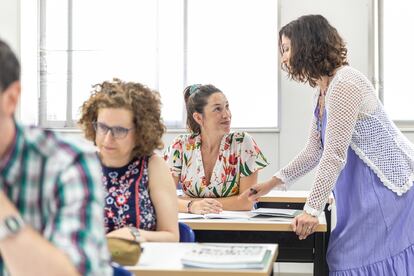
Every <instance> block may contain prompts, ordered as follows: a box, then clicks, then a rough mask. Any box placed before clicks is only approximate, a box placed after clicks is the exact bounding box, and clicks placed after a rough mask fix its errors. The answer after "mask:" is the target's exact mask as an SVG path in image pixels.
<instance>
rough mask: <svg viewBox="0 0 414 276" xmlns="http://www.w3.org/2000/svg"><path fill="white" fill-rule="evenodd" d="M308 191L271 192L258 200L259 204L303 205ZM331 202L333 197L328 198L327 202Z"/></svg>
mask: <svg viewBox="0 0 414 276" xmlns="http://www.w3.org/2000/svg"><path fill="white" fill-rule="evenodd" d="M309 194H310V191H281V190H271V191H270V192H269V193H267V194H266V195H264V196H262V197H260V198H259V202H286V203H305V202H306V199H307V198H308V197H309ZM332 200H333V195H332V194H331V196H330V197H329V202H331V201H332Z"/></svg>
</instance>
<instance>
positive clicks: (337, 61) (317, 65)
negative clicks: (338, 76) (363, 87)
mask: <svg viewBox="0 0 414 276" xmlns="http://www.w3.org/2000/svg"><path fill="white" fill-rule="evenodd" d="M282 36H285V37H287V38H289V39H290V41H291V45H290V51H291V55H290V60H289V66H288V67H287V66H286V67H285V66H283V64H282V69H284V70H285V71H287V72H288V74H289V77H290V78H291V79H294V80H297V81H299V82H305V83H306V82H309V84H310V86H312V87H315V86H316V81H317V80H318V79H320V78H321V77H322V76H332V75H333V73H334V71H335V69H337V68H339V67H341V66H343V65H348V61H347V49H346V47H345V42H344V41H343V39H342V38H341V36H340V35H339V34H338V31H337V30H336V29H335V28H334V27H332V26H331V25H330V24H329V22H328V20H326V19H325V18H324V17H323V16H321V15H305V16H301V17H299V18H298V19H296V20H294V21H292V22H290V23H288V24H287V25H285V26H283V27H282V29H281V30H280V31H279V50H280V52H281V53H282V54H283V49H282V45H281V44H282Z"/></svg>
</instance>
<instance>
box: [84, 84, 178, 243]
mask: <svg viewBox="0 0 414 276" xmlns="http://www.w3.org/2000/svg"><path fill="white" fill-rule="evenodd" d="M160 105H161V103H160V97H159V94H158V92H156V91H153V90H151V89H149V88H148V87H146V86H144V85H142V84H140V83H134V82H123V81H121V80H118V79H114V80H113V81H112V82H109V81H105V82H103V83H101V84H99V85H96V86H95V87H94V91H93V94H92V95H91V97H90V98H89V99H88V100H87V101H86V102H85V103H84V104H83V106H82V115H81V119H80V121H79V123H80V125H81V126H82V128H83V130H84V132H85V136H86V138H87V139H89V140H91V141H93V142H94V143H95V144H96V146H97V147H98V150H99V152H98V154H99V157H100V159H101V162H102V167H103V185H104V188H105V191H106V197H105V200H106V205H105V224H106V231H107V236H117V237H124V238H129V239H140V240H146V241H178V237H179V233H178V222H177V220H178V218H177V200H176V192H175V186H174V182H173V179H172V177H171V174H170V172H169V169H168V166H167V165H166V163H165V161H164V160H163V159H162V158H161V157H160V156H157V155H156V154H154V150H155V149H159V148H161V147H162V146H163V144H162V141H161V137H162V135H163V133H164V130H165V127H164V125H163V123H162V121H161V118H160V115H161V110H160Z"/></svg>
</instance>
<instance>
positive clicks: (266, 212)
mask: <svg viewBox="0 0 414 276" xmlns="http://www.w3.org/2000/svg"><path fill="white" fill-rule="evenodd" d="M251 212H252V213H253V214H255V215H261V216H270V217H280V218H294V217H296V216H297V215H300V213H302V210H296V209H277V208H258V209H255V210H252V211H251Z"/></svg>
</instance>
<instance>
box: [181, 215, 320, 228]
mask: <svg viewBox="0 0 414 276" xmlns="http://www.w3.org/2000/svg"><path fill="white" fill-rule="evenodd" d="M318 219H319V225H318V227H317V228H316V230H315V232H326V231H327V226H326V219H325V213H324V212H322V213H321V214H320V216H319V217H318ZM179 221H180V222H184V223H185V224H187V225H188V226H190V227H191V228H192V229H193V230H233V231H277V232H281V231H292V226H291V225H290V223H291V220H283V221H265V220H243V219H180V220H179Z"/></svg>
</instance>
